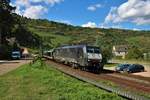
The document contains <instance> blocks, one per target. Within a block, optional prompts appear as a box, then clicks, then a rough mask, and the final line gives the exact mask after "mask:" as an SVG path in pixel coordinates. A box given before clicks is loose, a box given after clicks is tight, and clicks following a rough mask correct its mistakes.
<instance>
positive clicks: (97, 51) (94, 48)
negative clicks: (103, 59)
mask: <svg viewBox="0 0 150 100" xmlns="http://www.w3.org/2000/svg"><path fill="white" fill-rule="evenodd" d="M87 52H88V53H100V50H99V48H97V47H87Z"/></svg>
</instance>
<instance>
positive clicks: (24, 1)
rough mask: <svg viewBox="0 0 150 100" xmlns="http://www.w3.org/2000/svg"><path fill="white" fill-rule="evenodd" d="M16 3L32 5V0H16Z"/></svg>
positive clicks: (17, 4) (26, 5)
mask: <svg viewBox="0 0 150 100" xmlns="http://www.w3.org/2000/svg"><path fill="white" fill-rule="evenodd" d="M15 5H16V6H25V7H28V6H30V2H29V0H16V3H15Z"/></svg>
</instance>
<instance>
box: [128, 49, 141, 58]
mask: <svg viewBox="0 0 150 100" xmlns="http://www.w3.org/2000/svg"><path fill="white" fill-rule="evenodd" d="M142 58H143V53H142V52H141V51H140V50H139V49H138V48H137V47H133V48H130V49H129V51H128V54H127V59H142Z"/></svg>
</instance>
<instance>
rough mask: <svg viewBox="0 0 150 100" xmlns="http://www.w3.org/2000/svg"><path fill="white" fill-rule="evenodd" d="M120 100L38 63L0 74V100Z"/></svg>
mask: <svg viewBox="0 0 150 100" xmlns="http://www.w3.org/2000/svg"><path fill="white" fill-rule="evenodd" d="M110 99H111V100H122V99H123V98H121V97H119V96H117V95H116V94H113V93H109V92H106V91H104V90H101V89H98V88H96V87H94V86H93V85H90V84H88V83H85V82H82V81H79V80H77V79H74V78H72V77H70V76H67V75H65V74H63V73H61V72H59V71H57V70H56V69H53V68H52V67H49V68H48V67H46V66H45V67H41V68H40V63H39V62H36V64H34V65H32V67H31V66H29V65H24V66H22V67H20V68H18V69H17V70H15V71H12V72H10V73H8V74H5V75H3V76H0V100H110Z"/></svg>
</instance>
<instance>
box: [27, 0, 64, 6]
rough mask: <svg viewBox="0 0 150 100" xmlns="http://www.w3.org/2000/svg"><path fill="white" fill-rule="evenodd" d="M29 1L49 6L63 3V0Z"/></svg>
mask: <svg viewBox="0 0 150 100" xmlns="http://www.w3.org/2000/svg"><path fill="white" fill-rule="evenodd" d="M30 1H31V2H33V3H40V2H44V3H46V4H51V5H52V6H53V5H54V4H57V3H60V2H63V1H64V0H30Z"/></svg>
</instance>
